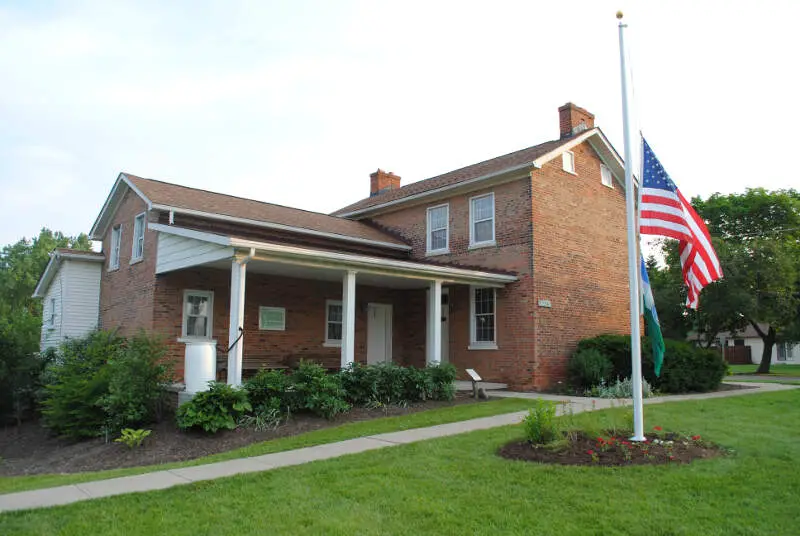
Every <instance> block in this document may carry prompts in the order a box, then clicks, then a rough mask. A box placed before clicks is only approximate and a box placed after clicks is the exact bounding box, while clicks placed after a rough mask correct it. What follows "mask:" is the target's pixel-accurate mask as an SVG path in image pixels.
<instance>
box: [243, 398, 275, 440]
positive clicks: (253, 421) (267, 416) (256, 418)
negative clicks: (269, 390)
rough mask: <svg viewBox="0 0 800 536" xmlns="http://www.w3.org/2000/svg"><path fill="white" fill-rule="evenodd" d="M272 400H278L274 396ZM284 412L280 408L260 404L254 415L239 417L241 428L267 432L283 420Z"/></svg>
mask: <svg viewBox="0 0 800 536" xmlns="http://www.w3.org/2000/svg"><path fill="white" fill-rule="evenodd" d="M270 400H277V398H272V399H270ZM283 415H284V414H283V413H282V412H281V410H280V408H276V407H265V406H259V407H258V408H256V410H255V411H254V413H253V414H252V415H243V416H241V417H240V418H239V426H240V427H241V428H252V429H253V430H255V431H256V432H266V431H267V430H274V429H276V428H277V427H278V426H280V424H281V422H282V421H283Z"/></svg>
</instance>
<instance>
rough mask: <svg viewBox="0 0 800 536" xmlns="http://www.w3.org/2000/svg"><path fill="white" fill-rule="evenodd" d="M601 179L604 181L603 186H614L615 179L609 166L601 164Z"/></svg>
mask: <svg viewBox="0 0 800 536" xmlns="http://www.w3.org/2000/svg"><path fill="white" fill-rule="evenodd" d="M600 180H601V181H602V182H603V186H608V187H609V188H613V187H614V179H613V178H612V177H611V170H610V169H609V168H608V166H606V165H603V164H600Z"/></svg>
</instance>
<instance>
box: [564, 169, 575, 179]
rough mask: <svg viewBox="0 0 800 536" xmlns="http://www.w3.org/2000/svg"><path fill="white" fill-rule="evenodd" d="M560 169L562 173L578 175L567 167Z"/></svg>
mask: <svg viewBox="0 0 800 536" xmlns="http://www.w3.org/2000/svg"><path fill="white" fill-rule="evenodd" d="M561 171H563V172H564V173H569V174H570V175H575V176H576V177H577V176H578V174H577V173H575V172H574V171H570V170H568V169H564V168H561Z"/></svg>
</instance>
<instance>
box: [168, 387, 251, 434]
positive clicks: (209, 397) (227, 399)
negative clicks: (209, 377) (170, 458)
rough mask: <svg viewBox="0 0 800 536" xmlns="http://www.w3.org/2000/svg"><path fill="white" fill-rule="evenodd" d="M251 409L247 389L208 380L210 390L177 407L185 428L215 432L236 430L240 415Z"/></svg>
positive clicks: (179, 420) (179, 423) (179, 417)
mask: <svg viewBox="0 0 800 536" xmlns="http://www.w3.org/2000/svg"><path fill="white" fill-rule="evenodd" d="M252 410H253V407H252V406H251V405H250V402H248V401H247V391H245V390H244V389H236V388H234V387H231V386H230V385H227V384H225V383H220V382H209V389H208V391H202V392H200V393H197V394H196V395H194V397H193V398H192V399H191V400H190V401H189V402H186V403H185V404H183V405H182V406H181V407H179V408H178V413H177V421H178V426H179V427H180V428H181V429H183V430H187V429H189V428H202V429H203V430H204V431H206V432H210V433H212V434H213V433H216V432H217V431H219V430H221V429H223V428H225V429H228V430H233V429H234V428H236V423H237V421H238V419H239V418H240V417H241V416H242V415H244V414H245V413H247V412H248V411H252Z"/></svg>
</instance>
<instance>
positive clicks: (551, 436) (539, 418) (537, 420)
mask: <svg viewBox="0 0 800 536" xmlns="http://www.w3.org/2000/svg"><path fill="white" fill-rule="evenodd" d="M522 427H523V430H524V431H525V439H527V440H528V441H529V442H530V443H531V444H532V445H547V444H548V443H552V442H553V441H555V440H556V438H557V437H558V432H559V429H558V425H557V424H556V405H555V404H554V403H553V402H548V401H546V400H541V399H537V400H536V405H535V406H534V407H533V408H531V409H530V411H529V412H528V414H527V415H526V416H525V418H524V419H523V420H522Z"/></svg>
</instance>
